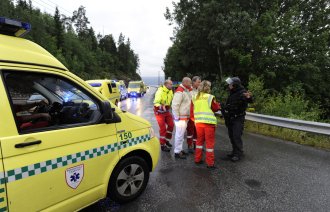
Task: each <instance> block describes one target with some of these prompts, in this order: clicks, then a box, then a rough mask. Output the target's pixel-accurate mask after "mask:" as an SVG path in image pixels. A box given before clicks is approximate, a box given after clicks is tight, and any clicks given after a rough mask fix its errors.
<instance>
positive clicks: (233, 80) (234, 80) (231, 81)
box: [226, 77, 241, 85]
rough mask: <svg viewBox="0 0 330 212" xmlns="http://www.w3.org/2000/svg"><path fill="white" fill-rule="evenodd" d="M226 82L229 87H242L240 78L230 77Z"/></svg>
mask: <svg viewBox="0 0 330 212" xmlns="http://www.w3.org/2000/svg"><path fill="white" fill-rule="evenodd" d="M226 82H227V84H228V85H231V84H232V85H241V80H240V79H239V78H238V77H228V78H227V79H226Z"/></svg>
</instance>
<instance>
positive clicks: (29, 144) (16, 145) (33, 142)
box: [15, 140, 41, 148]
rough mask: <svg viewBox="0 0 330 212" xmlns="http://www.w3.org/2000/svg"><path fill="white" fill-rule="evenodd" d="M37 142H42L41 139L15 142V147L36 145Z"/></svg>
mask: <svg viewBox="0 0 330 212" xmlns="http://www.w3.org/2000/svg"><path fill="white" fill-rule="evenodd" d="M36 144H41V140H37V141H31V142H24V143H19V144H15V148H24V147H27V146H32V145H36Z"/></svg>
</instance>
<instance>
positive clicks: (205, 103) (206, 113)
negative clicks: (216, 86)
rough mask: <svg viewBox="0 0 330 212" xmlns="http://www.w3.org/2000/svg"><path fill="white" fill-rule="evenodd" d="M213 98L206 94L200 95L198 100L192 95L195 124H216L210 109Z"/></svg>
mask: <svg viewBox="0 0 330 212" xmlns="http://www.w3.org/2000/svg"><path fill="white" fill-rule="evenodd" d="M213 98H214V96H213V95H211V94H207V93H200V95H199V97H198V99H197V95H194V97H193V103H194V117H195V123H205V124H217V118H216V117H215V115H214V113H213V111H212V109H211V105H212V101H213Z"/></svg>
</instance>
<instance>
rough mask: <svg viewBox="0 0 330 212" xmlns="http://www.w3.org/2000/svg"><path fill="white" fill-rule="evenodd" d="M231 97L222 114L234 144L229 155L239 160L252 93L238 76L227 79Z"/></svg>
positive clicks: (234, 160) (232, 158)
mask: <svg viewBox="0 0 330 212" xmlns="http://www.w3.org/2000/svg"><path fill="white" fill-rule="evenodd" d="M226 82H227V84H228V88H229V97H228V99H227V101H226V104H225V106H224V107H223V110H222V114H223V116H224V118H225V123H226V126H227V128H228V135H229V138H230V142H231V144H232V148H233V149H232V152H231V154H229V155H227V156H228V157H229V158H230V160H231V161H233V162H236V161H239V160H240V159H241V158H242V156H243V141H242V134H243V130H244V121H245V114H246V113H245V111H246V108H247V106H248V103H251V102H252V94H251V92H249V91H246V89H245V88H244V87H243V86H242V84H241V80H240V79H239V78H238V77H232V78H228V79H226Z"/></svg>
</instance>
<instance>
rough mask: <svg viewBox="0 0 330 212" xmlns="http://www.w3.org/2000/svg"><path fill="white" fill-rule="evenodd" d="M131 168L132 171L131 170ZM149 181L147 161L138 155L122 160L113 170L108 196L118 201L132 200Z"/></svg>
mask: <svg viewBox="0 0 330 212" xmlns="http://www.w3.org/2000/svg"><path fill="white" fill-rule="evenodd" d="M133 170H135V171H134V173H133V172H132V171H133ZM148 181H149V168H148V164H147V162H146V161H145V160H144V159H143V158H141V157H138V156H132V157H129V158H125V159H124V160H122V161H121V162H120V163H119V164H118V165H117V167H116V168H115V170H114V171H113V173H112V175H111V178H110V182H109V187H108V196H109V197H110V199H112V200H114V201H115V202H118V203H126V202H130V201H132V200H134V199H135V198H137V197H138V196H140V194H141V193H142V192H143V191H144V189H145V188H146V186H147V184H148Z"/></svg>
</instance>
